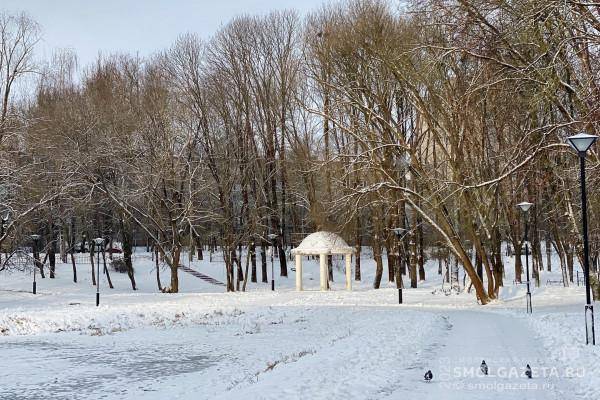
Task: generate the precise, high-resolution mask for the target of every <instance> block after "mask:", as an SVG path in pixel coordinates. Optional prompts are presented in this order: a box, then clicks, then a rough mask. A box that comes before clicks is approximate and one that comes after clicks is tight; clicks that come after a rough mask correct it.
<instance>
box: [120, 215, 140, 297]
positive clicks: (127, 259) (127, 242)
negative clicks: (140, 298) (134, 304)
mask: <svg viewBox="0 0 600 400" xmlns="http://www.w3.org/2000/svg"><path fill="white" fill-rule="evenodd" d="M119 222H120V223H121V235H122V241H123V262H124V263H125V267H126V268H127V276H128V277H129V280H130V281H131V288H132V289H133V290H137V287H136V284H135V275H134V271H133V262H132V260H131V253H132V247H131V242H132V240H131V236H132V233H131V225H130V223H129V221H127V222H126V221H125V217H124V216H123V215H121V218H120V221H119Z"/></svg>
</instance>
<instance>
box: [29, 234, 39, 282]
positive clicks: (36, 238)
mask: <svg viewBox="0 0 600 400" xmlns="http://www.w3.org/2000/svg"><path fill="white" fill-rule="evenodd" d="M30 237H31V240H33V290H32V293H33V294H36V293H37V284H36V282H35V270H36V269H37V268H38V259H37V257H36V254H37V247H38V241H39V240H40V235H36V234H33V235H31V236H30Z"/></svg>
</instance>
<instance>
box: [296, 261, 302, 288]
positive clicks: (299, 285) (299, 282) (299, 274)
mask: <svg viewBox="0 0 600 400" xmlns="http://www.w3.org/2000/svg"><path fill="white" fill-rule="evenodd" d="M296 290H298V291H301V290H302V256H301V255H300V254H296Z"/></svg>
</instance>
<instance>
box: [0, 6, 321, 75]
mask: <svg viewBox="0 0 600 400" xmlns="http://www.w3.org/2000/svg"><path fill="white" fill-rule="evenodd" d="M324 2H326V0H301V1H299V0H195V1H194V0H1V2H0V11H8V12H15V11H26V12H27V13H29V14H30V15H31V16H32V17H33V18H34V19H35V20H36V21H37V22H38V23H40V24H41V25H42V29H43V34H42V35H43V42H42V43H41V44H40V45H39V47H38V50H37V52H38V54H39V56H40V57H41V58H46V59H48V58H49V57H50V55H51V54H52V52H53V51H54V49H56V48H71V49H74V50H75V52H76V53H77V55H78V57H79V63H80V65H81V66H83V65H86V64H88V63H90V62H92V61H93V60H94V59H95V58H96V56H97V55H98V53H99V52H102V53H103V54H108V53H111V52H117V51H118V52H128V53H138V54H139V55H141V56H146V55H149V54H152V53H154V52H156V51H158V50H162V49H165V48H167V47H169V46H170V45H171V44H172V43H173V42H174V40H175V39H176V38H177V36H178V35H180V34H181V33H185V32H195V33H197V34H199V35H200V37H202V38H205V39H206V38H208V37H210V36H211V35H212V34H213V33H214V32H216V31H217V30H218V29H219V27H220V26H222V25H224V24H225V23H227V21H229V20H230V19H231V18H232V17H235V16H236V15H240V14H264V13H267V12H268V11H270V10H273V9H296V10H298V11H299V12H300V13H301V14H305V13H306V12H308V11H312V10H315V9H317V8H318V7H319V6H320V5H321V4H323V3H324Z"/></svg>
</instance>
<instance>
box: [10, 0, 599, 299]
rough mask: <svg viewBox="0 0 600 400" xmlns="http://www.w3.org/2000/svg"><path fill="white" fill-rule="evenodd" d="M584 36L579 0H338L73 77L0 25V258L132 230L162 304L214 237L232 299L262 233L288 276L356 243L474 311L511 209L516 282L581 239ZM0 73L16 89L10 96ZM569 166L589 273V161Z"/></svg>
mask: <svg viewBox="0 0 600 400" xmlns="http://www.w3.org/2000/svg"><path fill="white" fill-rule="evenodd" d="M599 28H600V8H599V7H598V5H596V4H595V3H592V2H590V3H588V2H585V1H552V0H551V1H545V2H539V1H535V0H519V1H514V2H496V1H491V0H452V1H450V0H422V1H410V2H407V3H406V4H403V5H402V6H401V7H400V8H395V7H394V6H393V5H391V4H390V3H388V2H385V1H383V0H381V1H378V0H348V1H345V2H342V3H336V4H330V5H323V6H322V7H321V8H319V9H317V10H314V11H313V12H312V13H310V14H308V15H307V16H305V17H300V16H299V15H298V14H297V13H296V12H294V11H277V12H272V13H270V14H267V15H262V16H240V17H237V18H234V19H233V20H231V21H230V22H229V23H228V24H227V25H225V26H224V27H223V28H221V29H220V30H219V31H218V32H216V33H215V34H214V36H212V37H211V38H210V39H208V40H201V39H200V38H199V37H197V36H196V35H194V34H183V35H182V36H180V37H179V38H178V39H177V40H176V42H175V43H173V45H172V46H171V47H170V48H168V49H164V50H161V51H158V52H157V53H156V54H154V55H152V56H149V57H143V58H142V57H139V56H133V55H129V54H114V55H109V56H100V57H98V59H97V60H96V61H95V62H94V63H93V64H91V65H86V66H83V67H80V66H78V62H77V56H76V54H74V53H73V52H72V51H67V50H62V51H57V52H56V53H55V54H54V55H53V57H52V58H51V59H50V60H47V61H45V62H43V63H40V62H36V59H35V58H34V51H35V48H36V46H38V42H39V40H40V38H41V30H40V28H39V26H38V25H37V24H36V23H35V21H33V20H32V19H30V18H29V17H27V16H26V15H11V14H7V13H4V14H2V15H1V16H0V41H1V44H2V47H1V49H0V75H1V76H0V90H1V93H0V94H1V95H2V99H3V101H2V104H1V108H0V152H2V156H1V157H0V170H1V173H0V180H1V182H0V188H1V189H0V206H1V207H2V208H3V209H4V210H8V211H10V215H11V217H10V219H9V220H7V223H6V229H4V230H3V231H2V232H3V233H2V236H1V237H0V244H2V245H3V246H8V243H17V242H19V241H22V240H23V238H24V237H25V235H27V234H28V233H31V232H33V231H36V232H42V233H43V234H44V236H45V238H46V241H47V243H48V245H49V248H51V247H52V243H54V242H55V241H56V236H57V235H58V234H59V233H62V235H63V237H67V238H69V241H70V242H71V243H74V242H75V241H77V240H78V239H77V238H78V237H79V236H80V235H81V234H82V233H87V234H88V237H93V235H95V234H102V233H105V232H106V231H107V230H109V229H112V230H113V231H114V232H119V235H120V236H121V238H122V239H123V242H124V243H125V242H128V243H131V242H132V235H133V230H134V229H135V230H136V231H138V232H142V233H143V235H144V236H145V237H146V238H147V239H148V240H149V241H150V242H151V243H152V244H153V246H155V248H156V250H157V252H158V253H159V254H160V255H161V257H163V259H164V260H165V262H166V264H167V265H168V266H169V267H170V272H171V273H170V281H169V283H168V285H166V286H165V287H162V290H163V291H165V292H177V291H178V266H179V265H180V264H181V261H182V260H181V257H182V251H183V249H184V248H186V247H190V248H193V247H195V248H201V247H202V246H203V245H205V244H209V243H216V244H217V245H218V246H219V247H220V248H221V249H222V251H223V255H224V260H225V265H226V271H227V289H228V290H229V291H236V290H243V289H244V288H245V284H246V282H247V281H248V280H250V281H256V280H258V279H259V277H258V275H259V272H261V273H262V274H261V277H260V278H261V279H262V280H263V281H266V279H267V278H266V249H267V247H268V246H269V245H270V243H271V242H272V241H275V245H276V248H277V251H278V253H279V260H280V271H279V273H280V275H282V276H287V273H288V266H287V264H286V256H285V255H286V249H288V248H289V247H290V246H294V245H297V244H298V242H299V240H301V239H302V238H303V237H304V236H305V235H306V234H308V233H311V232H313V231H315V230H332V231H336V232H340V233H341V234H342V236H344V237H345V238H346V239H347V241H348V242H349V243H351V244H352V245H354V246H356V249H357V252H358V255H360V252H361V249H362V248H363V246H369V247H370V248H372V251H373V258H374V260H375V264H376V274H375V281H374V282H373V285H374V287H375V288H378V287H379V286H380V284H381V281H382V279H384V278H383V275H384V270H385V269H386V268H387V271H388V273H387V279H388V280H389V281H394V282H396V284H397V285H401V284H402V279H403V275H404V274H405V273H408V278H409V280H410V285H411V286H412V287H416V285H417V284H418V281H419V280H421V279H425V269H424V263H425V260H426V259H427V258H438V259H439V260H440V266H441V262H442V260H444V262H445V263H446V264H448V265H451V264H454V265H461V266H462V267H463V268H464V271H465V273H466V275H467V276H468V279H469V280H470V284H471V285H472V287H473V288H474V289H475V292H476V296H477V298H478V300H479V301H480V302H481V303H482V304H486V303H487V302H489V301H490V300H491V299H494V298H495V297H496V296H497V294H498V290H499V288H500V287H501V286H502V285H503V284H504V282H503V276H504V265H503V258H502V252H503V247H502V246H503V243H508V244H509V245H510V247H511V248H512V250H513V251H514V252H515V256H516V258H515V260H516V263H515V276H516V279H517V280H520V279H521V275H522V260H521V256H522V250H521V247H522V241H523V223H522V215H521V214H520V212H519V210H518V209H517V208H516V204H517V203H519V202H521V201H524V200H528V201H530V202H532V203H534V207H533V208H532V209H531V211H530V213H529V214H530V216H529V223H530V225H531V227H532V228H531V230H530V232H531V236H530V240H531V248H532V259H533V275H534V278H536V279H537V280H538V282H539V279H540V271H542V270H543V269H544V268H545V269H546V270H550V269H551V268H560V269H561V271H562V273H563V277H564V282H565V284H568V282H569V281H572V280H573V264H574V262H575V260H578V259H581V257H582V247H581V245H580V239H579V238H580V229H581V228H580V222H579V221H580V215H579V213H580V206H579V181H578V174H577V171H578V170H577V165H578V164H577V158H576V157H575V153H574V152H573V151H572V150H571V149H570V148H569V147H568V146H567V145H566V144H565V137H566V136H569V135H571V134H573V133H576V132H579V131H586V132H589V133H597V132H598V124H599V115H600V114H599V109H598V105H599V104H600V91H599V87H598V85H599V84H600V82H599V77H600V74H599V65H600V64H599V63H598V58H599V57H598V56H599V54H598V49H599V46H598V45H599V44H600V37H599V33H600V29H599ZM21 81H27V82H34V83H33V84H31V85H30V87H29V88H28V89H27V90H26V91H25V92H26V93H25V95H22V94H23V93H22V92H23V90H17V89H15V84H16V82H21ZM19 94H20V95H19ZM588 167H589V172H588V191H589V193H588V199H589V203H590V204H589V213H590V233H591V245H592V258H593V260H592V261H593V262H592V265H593V268H598V265H599V263H600V260H599V254H600V240H599V236H600V227H599V225H598V215H599V213H600V202H599V196H598V191H599V187H598V177H597V174H596V171H598V169H599V159H598V151H597V149H592V152H591V154H590V155H589V160H588ZM396 228H401V229H402V232H404V233H403V234H402V235H401V237H400V239H398V238H397V237H396V236H395V235H394V229H396ZM273 234H277V235H278V237H277V238H276V239H270V238H269V235H273ZM242 246H243V247H245V248H247V249H248V253H247V254H248V256H247V260H242V256H241V252H239V251H238V249H239V248H240V247H242ZM542 247H544V248H542ZM551 249H554V250H555V251H556V252H557V253H558V255H559V259H560V265H558V266H552V265H551V258H550V256H549V254H550V250H551ZM384 253H385V254H386V255H387V257H386V259H387V265H385V266H384V262H383V261H384V258H383V255H384ZM257 256H259V260H258V261H257ZM257 262H258V264H259V265H258V266H257ZM257 270H258V271H257ZM455 271H457V269H454V270H453V272H455ZM355 278H356V279H361V269H360V256H358V257H357V258H356V269H355Z"/></svg>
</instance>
